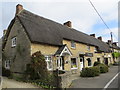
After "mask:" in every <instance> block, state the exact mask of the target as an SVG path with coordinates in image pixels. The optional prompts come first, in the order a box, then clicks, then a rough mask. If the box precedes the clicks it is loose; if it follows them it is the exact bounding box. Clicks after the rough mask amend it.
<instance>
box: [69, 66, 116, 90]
mask: <svg viewBox="0 0 120 90" xmlns="http://www.w3.org/2000/svg"><path fill="white" fill-rule="evenodd" d="M117 73H118V66H111V67H110V68H109V72H108V73H105V74H100V76H97V77H92V78H82V77H80V76H77V79H76V80H73V82H72V84H71V86H70V88H104V87H105V86H106V84H108V82H110V80H111V79H112V78H113V77H114V76H115V75H116V74H117ZM107 88H118V76H117V77H116V78H115V79H114V80H113V81H112V82H111V83H110V85H109V86H108V87H107Z"/></svg>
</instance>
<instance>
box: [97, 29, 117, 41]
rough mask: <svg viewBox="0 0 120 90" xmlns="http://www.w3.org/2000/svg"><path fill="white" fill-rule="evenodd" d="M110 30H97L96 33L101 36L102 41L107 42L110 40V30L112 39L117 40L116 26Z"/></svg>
mask: <svg viewBox="0 0 120 90" xmlns="http://www.w3.org/2000/svg"><path fill="white" fill-rule="evenodd" d="M110 30H111V31H109V30H108V29H104V30H99V32H98V33H97V35H99V36H102V37H103V41H105V42H107V40H111V35H110V32H112V36H113V41H114V42H117V41H118V28H111V29H110Z"/></svg>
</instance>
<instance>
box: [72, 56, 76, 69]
mask: <svg viewBox="0 0 120 90" xmlns="http://www.w3.org/2000/svg"><path fill="white" fill-rule="evenodd" d="M71 68H73V69H75V68H77V61H76V58H71Z"/></svg>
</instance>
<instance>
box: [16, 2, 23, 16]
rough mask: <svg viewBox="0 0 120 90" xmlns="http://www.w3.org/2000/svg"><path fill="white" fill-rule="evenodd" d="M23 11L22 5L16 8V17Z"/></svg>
mask: <svg viewBox="0 0 120 90" xmlns="http://www.w3.org/2000/svg"><path fill="white" fill-rule="evenodd" d="M22 10H23V6H22V5H21V4H18V5H17V6H16V15H17V14H19V13H20V12H21V11H22Z"/></svg>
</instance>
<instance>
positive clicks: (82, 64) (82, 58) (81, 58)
mask: <svg viewBox="0 0 120 90" xmlns="http://www.w3.org/2000/svg"><path fill="white" fill-rule="evenodd" d="M83 67H84V56H83V55H80V71H81V70H82V69H83Z"/></svg>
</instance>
